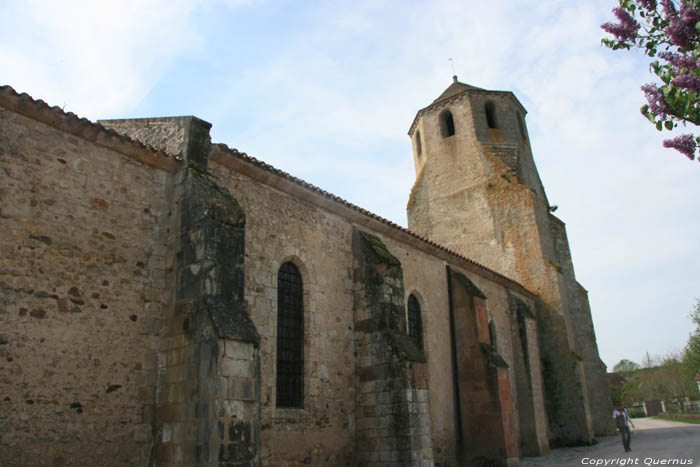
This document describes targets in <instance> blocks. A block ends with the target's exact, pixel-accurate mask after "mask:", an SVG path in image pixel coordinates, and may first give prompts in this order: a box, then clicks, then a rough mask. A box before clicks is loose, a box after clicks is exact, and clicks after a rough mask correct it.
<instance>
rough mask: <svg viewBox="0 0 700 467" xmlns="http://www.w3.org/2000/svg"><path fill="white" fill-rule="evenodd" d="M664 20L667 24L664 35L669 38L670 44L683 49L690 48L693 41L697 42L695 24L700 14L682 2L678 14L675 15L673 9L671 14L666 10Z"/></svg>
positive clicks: (699, 18)
mask: <svg viewBox="0 0 700 467" xmlns="http://www.w3.org/2000/svg"><path fill="white" fill-rule="evenodd" d="M671 6H673V4H671ZM666 19H667V20H668V22H669V25H668V27H667V28H666V34H667V35H668V36H669V37H670V39H671V43H672V44H673V45H676V46H678V47H681V48H683V49H688V48H690V47H691V45H692V43H693V41H695V40H697V31H695V23H697V22H698V21H700V13H699V12H698V11H697V10H696V9H694V8H693V7H692V6H690V5H689V4H688V3H685V2H684V3H683V4H681V11H680V14H678V13H676V11H675V9H674V11H673V13H671V12H669V10H668V9H666Z"/></svg>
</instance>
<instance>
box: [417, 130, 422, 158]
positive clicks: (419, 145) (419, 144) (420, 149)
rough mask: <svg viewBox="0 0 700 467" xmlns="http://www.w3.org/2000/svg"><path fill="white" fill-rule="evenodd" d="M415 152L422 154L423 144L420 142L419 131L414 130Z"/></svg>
mask: <svg viewBox="0 0 700 467" xmlns="http://www.w3.org/2000/svg"><path fill="white" fill-rule="evenodd" d="M416 154H418V156H420V155H421V154H423V145H422V144H421V142H420V131H416Z"/></svg>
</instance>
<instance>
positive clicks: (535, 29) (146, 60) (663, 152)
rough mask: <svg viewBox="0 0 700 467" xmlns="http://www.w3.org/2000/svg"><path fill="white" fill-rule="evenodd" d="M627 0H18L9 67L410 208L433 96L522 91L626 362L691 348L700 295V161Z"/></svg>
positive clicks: (372, 201) (60, 98)
mask: <svg viewBox="0 0 700 467" xmlns="http://www.w3.org/2000/svg"><path fill="white" fill-rule="evenodd" d="M616 5H617V1H616V0H587V1H585V2H579V1H570V0H532V1H531V0H490V1H488V2H481V1H475V0H472V1H464V0H461V1H449V0H425V1H418V0H392V1H382V0H372V1H364V0H356V1H353V2H347V1H337V2H336V1H320V0H319V1H301V0H269V1H267V0H206V1H204V0H202V1H196V0H121V1H116V0H99V1H98V0H91V1H78V0H75V1H67V2H55V1H53V0H24V1H22V2H17V1H15V0H0V11H2V12H3V13H2V15H0V84H9V85H10V86H12V87H13V88H14V89H15V90H16V91H18V92H26V93H28V94H29V95H31V96H32V97H34V98H35V99H42V100H44V101H46V102H47V103H49V104H50V105H52V106H53V105H58V106H59V107H62V108H63V109H65V110H66V111H71V112H74V113H76V114H77V115H79V116H80V117H85V118H88V119H90V120H93V121H95V120H98V119H113V118H135V117H158V116H171V115H195V116H197V117H199V118H202V119H204V120H206V121H208V122H210V123H212V124H213V128H212V131H211V133H212V140H213V141H214V142H220V143H225V144H227V145H228V146H230V147H232V148H237V149H239V150H240V151H242V152H246V153H248V154H249V155H251V156H253V157H255V158H257V159H260V160H263V161H264V162H267V163H269V164H272V165H273V166H275V167H277V168H279V169H281V170H284V171H286V172H289V173H291V174H292V175H294V176H296V177H299V178H301V179H303V180H305V181H307V182H309V183H312V184H314V185H316V186H318V187H320V188H322V189H324V190H326V191H329V192H331V193H333V194H335V195H338V196H340V197H342V198H344V199H346V200H347V201H349V202H351V203H353V204H356V205H358V206H360V207H363V208H365V209H368V210H369V211H372V212H374V213H375V214H377V215H380V216H382V217H385V218H387V219H389V220H391V221H393V222H396V223H397V224H400V225H403V226H406V225H407V221H406V202H407V200H408V194H409V192H410V189H411V187H412V185H413V181H414V177H415V173H414V169H413V159H412V152H411V142H410V140H409V138H408V136H407V132H408V129H409V126H410V124H411V122H412V121H413V117H414V116H415V114H416V112H417V111H418V110H419V109H421V108H423V107H425V106H427V105H428V104H430V103H431V102H432V101H433V100H434V99H435V98H436V97H437V96H438V95H440V93H442V91H443V90H444V89H445V88H447V87H448V86H449V85H450V84H451V83H452V75H454V74H456V75H458V76H459V80H460V81H462V82H464V83H468V84H471V85H474V86H477V87H481V88H484V89H491V90H506V91H512V92H513V93H515V95H516V96H517V97H518V99H519V100H520V102H522V103H523V105H524V106H525V108H526V109H527V110H528V115H527V119H526V123H527V126H528V131H529V136H530V142H531V145H532V150H533V154H534V157H535V162H536V164H537V166H538V169H539V172H540V176H541V178H542V181H543V184H544V186H545V190H546V192H547V196H548V199H549V202H550V204H551V205H557V206H558V207H559V210H558V211H557V213H556V215H557V216H558V217H559V218H560V219H562V220H563V221H564V222H565V223H566V225H567V229H568V237H569V243H570V247H571V251H572V256H573V260H574V267H575V272H576V277H577V280H578V281H579V282H580V283H581V284H582V285H583V286H584V287H585V288H586V289H587V290H588V292H589V298H590V302H591V308H592V313H593V322H594V325H595V328H596V334H597V339H598V347H599V352H600V355H601V358H602V359H603V361H604V362H605V363H606V364H607V365H608V368H609V370H611V369H612V367H613V366H614V365H615V363H617V362H618V361H620V360H621V359H629V360H632V361H635V362H637V363H642V362H643V361H644V360H645V358H646V355H647V353H648V354H649V355H650V356H651V357H657V356H665V355H668V354H669V353H673V352H678V351H680V350H681V349H682V348H683V347H684V345H685V343H686V341H687V339H688V336H689V333H690V332H691V331H692V326H691V321H690V319H689V317H688V315H689V313H690V312H691V311H692V310H693V308H694V305H695V303H696V301H697V299H698V298H700V284H698V281H697V278H698V276H699V275H700V274H699V273H700V241H698V240H699V239H700V216H699V215H698V212H699V211H698V208H697V202H698V200H700V183H698V181H700V164H699V163H698V162H697V161H693V162H691V161H689V160H688V159H687V158H685V157H684V156H682V155H681V154H680V153H678V152H676V151H674V150H672V149H664V148H662V147H661V142H662V140H663V139H664V138H668V137H669V136H670V135H669V133H668V132H665V133H660V132H658V131H657V130H656V129H655V128H654V127H653V126H652V125H651V124H649V123H648V122H647V121H646V120H645V119H644V118H643V117H642V116H641V114H640V113H639V108H640V107H641V105H642V104H644V103H645V100H644V97H643V95H642V93H641V91H640V89H639V88H640V86H641V85H642V84H644V83H648V82H654V77H653V76H652V75H651V74H650V73H649V67H648V59H646V58H645V56H644V55H643V54H641V53H640V52H635V51H632V52H624V51H618V52H613V51H610V50H608V49H606V48H604V47H602V46H601V45H600V39H601V38H602V37H603V36H604V33H603V31H602V30H601V29H600V24H601V23H603V22H605V21H610V20H612V18H613V16H612V13H611V9H612V8H613V7H614V6H616ZM690 130H692V129H690Z"/></svg>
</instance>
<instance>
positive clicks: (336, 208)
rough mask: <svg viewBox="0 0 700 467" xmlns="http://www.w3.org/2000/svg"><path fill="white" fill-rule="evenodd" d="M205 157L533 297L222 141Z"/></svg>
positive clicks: (489, 271)
mask: <svg viewBox="0 0 700 467" xmlns="http://www.w3.org/2000/svg"><path fill="white" fill-rule="evenodd" d="M209 158H210V159H211V160H213V161H216V162H218V163H220V164H222V165H224V166H226V167H229V168H230V169H233V170H235V171H236V172H239V173H242V174H244V175H246V176H248V177H250V178H252V179H254V180H256V181H259V182H261V183H264V184H266V185H268V186H271V187H273V188H276V189H279V190H280V191H283V192H285V193H288V194H290V195H292V196H294V197H296V198H299V199H302V200H304V201H306V202H308V203H310V204H312V205H315V206H318V207H322V208H324V209H327V210H329V211H331V212H334V213H335V214H338V215H340V216H342V217H344V218H346V219H348V220H349V221H350V222H353V223H355V224H358V225H363V226H366V227H369V228H372V229H373V230H375V231H377V232H381V233H382V234H383V235H386V236H388V237H390V238H393V239H395V240H398V241H400V242H402V243H406V244H409V245H411V246H413V247H415V248H417V249H419V250H421V251H424V252H427V253H428V254H431V255H433V256H436V257H438V258H440V259H442V260H444V261H445V262H447V263H450V264H452V265H453V266H456V267H459V268H462V269H464V270H466V271H470V272H473V273H475V274H478V275H480V276H482V277H485V278H488V279H490V280H493V281H494V282H497V283H499V284H501V285H503V286H505V287H508V288H511V289H513V290H515V291H517V292H520V293H523V294H526V295H528V296H531V297H537V294H536V293H534V292H532V291H530V290H527V289H526V288H525V287H523V286H522V285H521V284H520V283H518V282H516V281H514V280H513V279H510V278H509V277H506V276H504V275H502V274H500V273H498V272H496V271H494V270H492V269H489V268H487V267H486V266H483V265H482V264H479V263H477V262H476V261H474V260H471V259H469V258H467V257H466V256H463V255H461V254H459V253H457V252H455V251H453V250H450V249H448V248H446V247H444V246H442V245H439V244H437V243H435V242H433V241H432V240H430V239H428V238H425V237H422V236H420V235H418V234H416V233H414V232H412V231H410V230H408V229H406V228H404V227H402V226H400V225H398V224H396V223H394V222H391V221H390V220H388V219H385V218H383V217H381V216H378V215H376V214H374V213H372V212H370V211H368V210H366V209H363V208H361V207H359V206H356V205H354V204H352V203H350V202H348V201H346V200H344V199H342V198H340V197H338V196H335V195H333V194H332V193H329V192H327V191H325V190H322V189H321V188H319V187H317V186H315V185H312V184H310V183H307V182H305V181H304V180H301V179H299V178H297V177H294V176H293V175H290V174H288V173H287V172H284V171H282V170H279V169H277V168H275V167H273V166H271V165H269V164H267V163H265V162H262V161H260V160H258V159H256V158H254V157H252V156H249V155H248V154H246V153H244V152H239V151H238V150H237V149H232V148H229V147H228V146H226V145H225V144H213V145H212V149H211V151H210V153H209Z"/></svg>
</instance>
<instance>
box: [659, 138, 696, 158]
mask: <svg viewBox="0 0 700 467" xmlns="http://www.w3.org/2000/svg"><path fill="white" fill-rule="evenodd" d="M664 147H665V148H673V149H675V150H676V151H678V152H680V153H681V154H684V155H685V156H686V157H687V158H688V159H690V160H691V161H692V160H693V159H695V149H696V148H697V143H696V142H695V138H693V135H691V134H685V135H680V136H676V137H675V138H673V139H666V140H664Z"/></svg>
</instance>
